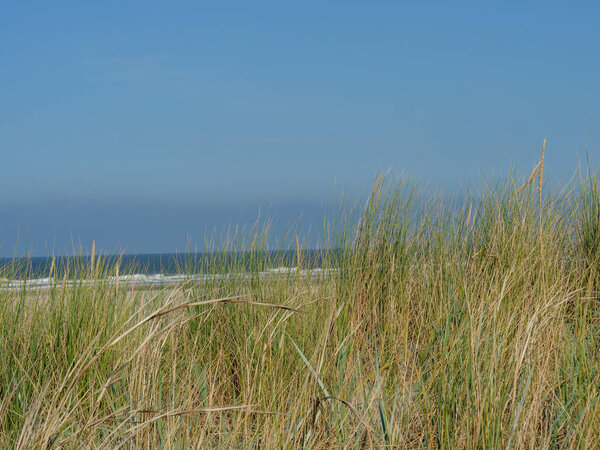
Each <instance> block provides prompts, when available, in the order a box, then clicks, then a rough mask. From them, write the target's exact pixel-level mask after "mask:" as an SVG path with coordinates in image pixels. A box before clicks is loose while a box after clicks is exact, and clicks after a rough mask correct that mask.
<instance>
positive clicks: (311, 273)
mask: <svg viewBox="0 0 600 450" xmlns="http://www.w3.org/2000/svg"><path fill="white" fill-rule="evenodd" d="M335 272H337V270H336V269H322V268H315V269H298V268H296V267H277V268H273V269H267V270H265V271H262V272H258V273H247V272H241V273H226V274H196V275H184V274H177V275H166V274H160V273H158V274H152V275H147V274H141V273H136V274H132V275H120V276H119V277H118V278H117V277H115V276H111V277H106V278H105V279H103V281H106V282H108V283H109V284H110V285H116V284H117V283H118V284H119V286H123V287H125V286H128V287H132V286H148V287H151V286H164V285H174V284H181V283H185V282H193V281H195V282H202V281H215V280H223V279H233V280H235V279H240V280H241V279H250V278H252V277H256V276H258V277H262V278H269V277H275V278H282V277H286V276H287V277H290V276H300V277H310V278H318V277H324V276H327V275H330V274H333V273H335ZM95 282H98V281H95V280H93V279H85V280H75V281H73V280H66V281H63V280H62V279H57V278H54V277H52V278H49V277H46V278H32V279H28V280H9V279H6V278H0V289H2V290H15V289H24V288H25V289H49V288H52V287H57V286H62V284H63V283H64V284H65V285H66V286H68V287H72V286H79V285H83V286H87V285H92V284H93V283H95Z"/></svg>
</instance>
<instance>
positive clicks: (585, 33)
mask: <svg viewBox="0 0 600 450" xmlns="http://www.w3.org/2000/svg"><path fill="white" fill-rule="evenodd" d="M599 19H600V6H598V4H597V2H588V3H586V2H577V3H574V2H562V3H558V2H538V3H534V2H511V3H509V2H502V3H501V4H500V2H498V3H495V4H492V3H490V2H439V3H438V2H426V1H424V2H410V3H409V2H307V1H304V2H295V3H293V4H292V3H291V2H288V3H287V4H285V3H284V2H239V3H232V2H213V4H209V3H207V2H148V1H144V2H142V1H128V2H112V1H105V2H81V1H79V2H61V1H57V2H25V1H18V2H16V1H15V2H12V1H3V2H2V5H1V6H0V94H1V100H2V101H1V102H0V149H1V151H2V153H1V155H2V159H1V164H0V254H11V253H12V251H13V249H14V245H15V239H16V237H17V230H18V229H20V233H21V240H22V241H23V239H24V238H26V239H27V240H28V242H29V244H28V246H29V247H30V249H32V251H33V253H34V254H45V253H47V252H48V251H51V249H52V248H54V249H55V251H56V250H57V249H58V250H60V249H62V248H64V247H65V246H67V245H69V246H70V241H71V238H73V239H74V240H75V241H76V242H79V241H81V242H82V244H83V245H84V246H89V243H90V242H91V240H92V239H95V240H96V242H97V243H98V244H99V245H100V246H101V247H102V248H104V249H107V250H113V249H116V248H119V249H124V250H125V251H128V252H159V251H162V252H166V251H173V250H175V249H176V248H177V249H182V248H183V247H184V246H185V242H186V240H187V239H191V240H192V241H201V240H202V237H203V236H204V233H205V232H206V231H207V230H212V229H215V228H216V229H220V228H221V227H223V226H225V225H226V224H227V223H229V222H248V221H251V218H253V217H254V216H255V215H256V212H257V211H258V208H259V207H262V208H263V210H265V209H267V210H269V211H270V213H271V214H272V215H273V216H274V218H275V219H276V220H279V221H280V222H282V223H283V222H286V221H289V220H293V219H295V218H297V217H299V216H300V215H302V216H303V219H302V220H304V221H305V226H308V225H313V226H318V223H319V222H320V217H321V215H322V210H323V205H327V204H330V203H331V202H332V201H333V202H334V203H335V200H334V199H335V198H336V195H338V194H339V193H340V192H341V191H342V190H345V191H346V192H347V194H348V196H350V197H353V196H357V195H359V194H360V193H362V192H365V191H366V190H368V187H369V185H370V184H371V182H372V181H373V179H374V177H375V176H376V174H377V173H378V172H379V171H381V170H387V169H391V170H392V172H405V173H409V174H412V175H415V176H417V177H419V178H421V179H422V180H425V181H427V182H430V183H431V184H432V185H435V186H440V187H441V188H444V189H446V190H449V191H456V190H460V188H461V186H464V185H465V183H466V182H467V180H469V179H470V180H474V179H477V178H478V176H479V174H480V173H481V172H483V173H485V174H486V175H490V176H492V175H497V176H498V175H502V174H504V173H506V171H507V170H508V169H509V168H510V167H513V166H517V167H520V168H522V170H523V171H527V170H528V169H529V168H530V167H531V166H532V165H533V164H534V163H535V162H536V161H537V159H538V155H539V148H540V144H541V140H542V139H543V138H544V137H547V138H548V149H547V150H548V153H547V159H546V162H547V167H548V171H549V173H550V176H551V177H553V179H555V180H560V179H568V178H569V177H570V176H571V175H572V174H573V172H574V170H575V168H576V164H577V158H578V156H579V157H580V158H581V157H582V156H584V152H585V142H586V130H587V139H588V143H589V148H590V152H591V154H592V156H593V155H594V152H597V150H598V135H599V131H600V113H599V111H598V107H599V100H600V86H599V83H598V80H600V45H599V44H600V39H599V38H598V20H599Z"/></svg>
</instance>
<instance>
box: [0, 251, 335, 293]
mask: <svg viewBox="0 0 600 450" xmlns="http://www.w3.org/2000/svg"><path fill="white" fill-rule="evenodd" d="M335 254H336V252H329V253H326V252H323V251H319V250H304V251H302V252H301V254H300V258H301V260H302V269H300V270H299V269H298V268H297V260H298V255H297V254H296V252H295V251H281V250H280V251H266V252H260V253H258V254H251V253H248V252H231V253H225V252H214V253H208V252H207V253H187V254H181V253H162V254H138V255H100V256H99V257H100V258H101V260H102V261H104V264H107V265H108V266H109V267H114V266H115V265H116V264H117V263H118V266H119V278H118V282H119V283H120V284H123V283H135V284H136V285H138V286H140V285H164V284H173V283H179V282H183V281H186V280H192V279H208V278H211V279H215V278H222V277H242V278H243V277H249V276H252V275H255V274H258V275H259V276H261V275H262V276H289V275H291V274H294V275H295V274H296V273H300V274H301V275H303V276H319V275H322V274H325V273H330V272H331V271H332V269H331V267H329V268H324V267H323V265H324V264H323V263H324V262H325V260H327V261H332V260H333V259H334V258H335ZM332 257H333V258H332ZM97 259H98V256H96V261H97ZM53 260H54V269H53V271H54V273H53V275H54V276H55V277H56V278H49V275H50V268H51V266H52V261H53ZM90 264H91V256H89V255H79V256H58V257H54V258H52V257H21V258H0V288H3V289H16V288H21V287H31V288H47V287H51V286H52V285H54V284H55V283H56V281H57V279H60V280H62V278H63V277H64V274H65V273H66V274H67V276H68V278H67V279H68V280H69V281H68V282H69V283H73V282H84V283H85V282H91V281H90V280H87V279H86V278H85V277H87V276H89V275H88V274H89V267H90ZM82 271H83V273H82ZM108 278H109V281H111V282H115V283H116V282H117V278H116V274H114V273H111V274H110V275H108Z"/></svg>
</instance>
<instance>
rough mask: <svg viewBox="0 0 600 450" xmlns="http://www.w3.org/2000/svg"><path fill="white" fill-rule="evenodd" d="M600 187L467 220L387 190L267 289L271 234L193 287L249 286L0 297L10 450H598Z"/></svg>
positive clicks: (1, 419)
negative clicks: (312, 266) (314, 272)
mask: <svg viewBox="0 0 600 450" xmlns="http://www.w3.org/2000/svg"><path fill="white" fill-rule="evenodd" d="M537 169H539V168H537ZM537 169H534V171H535V170H537ZM535 175H537V174H535ZM535 175H534V176H535ZM597 180H598V178H597V176H595V175H590V176H588V177H587V178H585V179H582V180H581V183H580V185H578V186H575V187H574V186H567V187H565V188H564V189H555V190H554V191H552V192H550V191H548V192H546V191H544V192H543V194H544V195H543V197H542V195H541V194H542V190H541V189H539V188H538V186H536V185H535V184H532V183H531V181H532V179H530V180H529V183H528V184H527V185H526V186H525V187H524V188H523V189H521V190H520V192H518V194H516V192H517V191H518V187H519V186H520V184H521V183H517V182H516V180H515V179H513V178H509V179H507V180H506V181H505V182H504V183H498V184H493V185H492V184H489V185H486V186H485V187H484V188H483V189H482V191H481V192H480V193H478V194H477V195H476V196H475V195H470V196H466V197H465V198H464V199H463V200H461V201H460V202H459V201H457V202H454V203H451V202H448V201H442V200H438V199H437V198H436V197H435V196H431V197H427V198H425V199H423V196H424V194H423V193H422V192H421V191H420V190H419V186H417V185H415V184H414V183H410V182H407V181H406V180H402V179H400V180H390V179H386V178H384V179H379V180H378V182H377V185H376V186H375V188H374V190H373V193H372V195H371V196H370V198H369V199H368V201H367V202H366V205H365V206H364V207H361V208H358V207H357V208H355V209H354V210H353V211H351V212H349V213H345V214H342V215H341V216H340V217H338V219H337V220H336V221H335V222H334V223H329V224H327V225H326V230H325V231H326V236H327V242H326V243H325V244H326V245H325V247H326V250H324V251H323V255H322V261H321V265H322V267H323V268H324V269H332V270H329V271H325V270H324V271H322V272H320V273H319V274H318V276H311V277H309V276H305V272H302V270H298V271H295V272H294V271H291V272H289V273H287V274H286V275H285V276H281V275H279V276H268V275H259V271H260V270H261V267H262V264H263V262H264V258H274V257H273V256H272V255H273V254H272V253H268V252H266V251H265V246H266V242H268V236H267V233H268V232H267V231H265V232H264V233H263V232H261V231H260V230H257V229H255V230H254V231H252V232H249V233H248V234H247V235H240V234H239V233H238V232H233V233H231V234H229V235H225V236H223V237H221V238H220V239H215V240H214V241H209V242H207V247H209V248H211V249H214V248H215V246H216V247H217V248H218V249H222V250H227V251H231V250H240V249H243V250H247V252H245V253H243V254H242V253H239V254H240V255H244V256H240V259H243V260H240V261H231V260H228V261H227V263H225V260H224V259H223V257H222V256H219V253H213V255H214V256H213V257H212V258H210V259H208V260H204V261H201V262H199V265H198V266H197V270H198V271H200V272H202V273H219V272H220V271H223V270H225V265H226V264H227V267H229V270H231V272H232V273H233V272H239V271H242V269H243V270H245V271H247V272H248V271H249V272H248V275H249V276H246V277H235V276H232V277H229V278H223V277H220V278H219V277H215V278H214V279H208V280H204V281H201V282H198V281H195V282H186V283H182V284H180V285H177V286H167V287H163V288H161V289H152V290H151V289H135V288H132V287H131V285H129V284H125V283H121V285H117V284H115V283H114V282H110V280H111V279H112V280H114V278H111V277H114V276H115V275H118V274H119V271H120V273H121V274H123V273H125V271H126V269H125V268H123V267H120V268H119V264H118V261H110V260H106V259H105V258H102V257H99V256H98V255H95V258H92V259H93V261H94V262H93V263H92V264H91V267H90V264H89V262H88V263H87V264H88V265H87V266H86V265H85V264H84V263H81V264H80V265H79V266H78V267H75V268H71V269H70V270H71V272H70V273H69V274H68V275H67V274H66V269H65V268H61V267H54V264H53V265H52V268H51V269H50V270H51V271H52V272H53V273H52V275H53V276H54V279H55V280H56V282H55V283H54V284H53V286H52V287H51V288H50V289H46V290H39V289H37V290H36V289H12V290H7V289H4V290H0V326H1V330H2V332H1V335H0V368H1V370H0V447H2V448H9V447H16V448H39V449H44V448H82V447H83V448H86V447H87V448H189V447H200V448H205V447H209V448H231V447H236V448H239V447H244V448H245V447H264V448H331V447H350V448H362V447H366V448H369V447H379V448H384V447H390V448H433V447H442V448H567V449H568V448H594V447H597V446H598V436H600V358H599V356H600V355H599V351H600V294H599V292H598V291H599V288H600V272H599V268H600V249H599V243H600V234H599V233H600V220H599V217H600V208H599V204H598V198H599V196H598V183H597ZM540 187H541V185H540ZM540 199H541V200H540ZM293 245H294V247H296V248H297V249H300V250H301V249H302V247H303V245H302V241H301V240H295V242H294V243H293ZM327 249H330V250H331V249H333V250H335V251H327ZM275 258H276V257H275ZM270 263H271V264H272V265H273V264H274V265H277V261H271V262H270ZM295 263H296V265H298V266H300V269H302V266H303V265H304V264H306V265H307V267H308V264H309V261H303V260H302V259H301V258H300V253H299V254H298V258H297V260H296V262H295ZM282 264H283V262H282ZM236 265H237V266H239V271H238V270H237V269H236ZM4 272H5V273H3V274H0V277H1V278H9V279H10V278H11V277H14V273H15V272H14V271H13V272H11V268H10V267H8V268H5V269H4ZM67 278H68V279H69V280H70V282H69V283H67V282H66V280H67ZM73 280H75V282H72V281H73ZM86 280H93V281H92V282H87V281H86ZM78 281H80V282H78Z"/></svg>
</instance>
